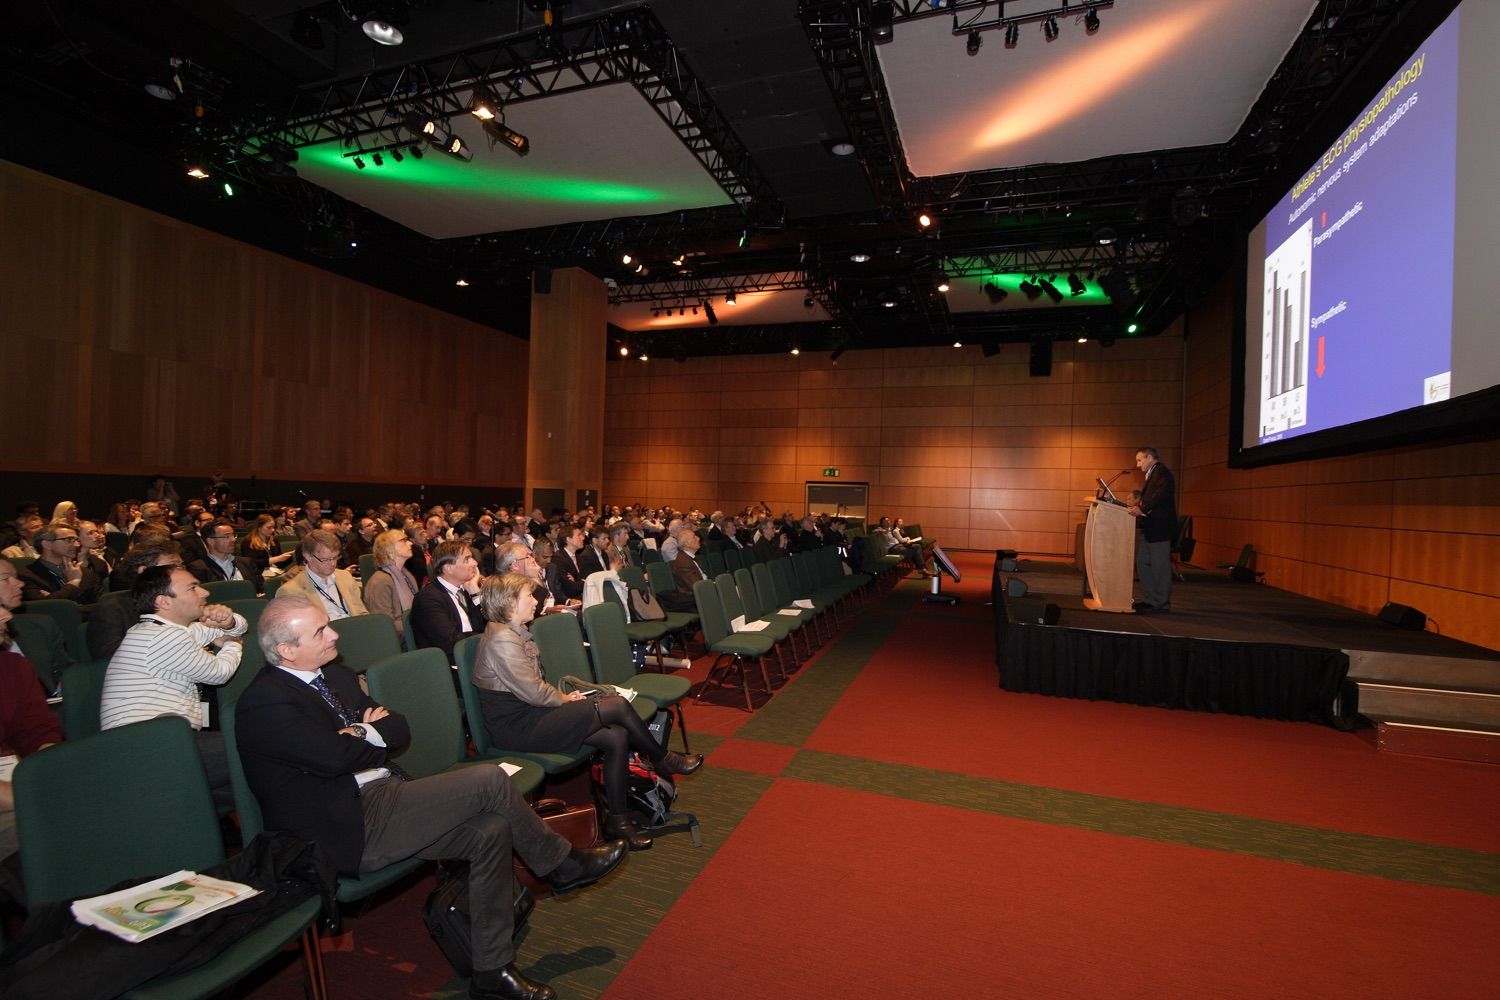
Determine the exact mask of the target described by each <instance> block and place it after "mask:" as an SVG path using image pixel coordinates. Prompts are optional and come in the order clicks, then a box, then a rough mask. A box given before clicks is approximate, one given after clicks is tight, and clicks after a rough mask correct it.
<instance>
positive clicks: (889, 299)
mask: <svg viewBox="0 0 1500 1000" xmlns="http://www.w3.org/2000/svg"><path fill="white" fill-rule="evenodd" d="M880 304H881V305H883V306H885V307H886V308H887V309H894V308H896V296H894V295H892V294H890V293H889V292H887V293H886V294H885V297H884V298H882V299H881V300H880Z"/></svg>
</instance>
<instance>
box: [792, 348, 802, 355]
mask: <svg viewBox="0 0 1500 1000" xmlns="http://www.w3.org/2000/svg"><path fill="white" fill-rule="evenodd" d="M792 353H793V354H801V353H802V351H801V349H800V348H796V347H794V348H792Z"/></svg>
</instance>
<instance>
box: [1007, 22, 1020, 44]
mask: <svg viewBox="0 0 1500 1000" xmlns="http://www.w3.org/2000/svg"><path fill="white" fill-rule="evenodd" d="M1020 41H1021V26H1020V25H1019V24H1017V23H1016V22H1014V21H1012V22H1011V23H1009V24H1007V25H1006V26H1005V47H1006V48H1007V49H1013V48H1015V47H1016V45H1017V44H1019V43H1020Z"/></svg>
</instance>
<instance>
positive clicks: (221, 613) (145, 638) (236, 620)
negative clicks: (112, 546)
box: [99, 566, 246, 805]
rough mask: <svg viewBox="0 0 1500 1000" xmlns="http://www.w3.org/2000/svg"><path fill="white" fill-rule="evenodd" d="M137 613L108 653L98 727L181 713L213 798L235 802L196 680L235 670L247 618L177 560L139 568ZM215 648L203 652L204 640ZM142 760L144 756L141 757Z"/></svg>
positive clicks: (220, 743) (222, 677)
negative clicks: (213, 597)
mask: <svg viewBox="0 0 1500 1000" xmlns="http://www.w3.org/2000/svg"><path fill="white" fill-rule="evenodd" d="M130 593H131V596H133V597H134V598H135V608H136V611H137V612H139V613H140V616H141V620H140V621H139V622H138V623H136V624H135V625H134V626H133V627H132V628H131V629H130V631H129V632H127V633H125V639H124V641H122V642H121V643H120V648H119V649H117V650H115V655H114V656H112V657H110V661H109V669H108V670H106V671H105V673H104V690H103V692H102V693H101V696H100V700H99V726H100V728H101V729H114V728H115V727H117V726H125V725H129V724H130V723H132V722H144V721H145V720H147V719H155V718H157V717H159V716H163V715H176V716H179V717H181V718H183V719H186V720H187V722H188V725H190V726H192V727H193V730H194V733H195V739H196V741H197V744H198V752H199V754H200V755H201V756H202V757H203V769H204V771H205V772H207V774H208V784H209V787H210V788H211V789H212V790H213V795H214V801H215V802H217V803H219V804H220V805H233V804H234V793H233V791H232V790H231V788H230V785H229V762H228V758H227V757H226V756H225V752H224V736H223V734H222V733H219V732H212V731H209V730H206V729H204V728H203V727H204V726H205V725H206V724H207V723H208V721H209V720H207V719H205V718H204V717H203V706H202V705H201V703H200V701H199V696H198V685H199V684H223V683H225V682H227V681H228V680H229V679H230V678H231V677H233V676H234V673H235V671H236V670H238V669H239V665H240V656H241V654H242V653H243V652H244V650H243V648H242V646H241V643H240V642H239V640H240V638H241V637H242V636H243V635H244V634H245V631H246V624H245V619H243V618H241V617H240V616H239V615H237V614H235V613H234V612H233V611H230V610H229V609H228V608H226V607H224V605H222V604H209V603H208V591H206V590H204V589H203V585H202V584H201V583H199V582H198V580H197V579H196V578H195V577H194V576H193V574H191V573H189V572H188V571H187V570H186V569H184V568H182V567H167V566H162V567H152V568H151V569H147V570H143V571H142V572H141V575H140V576H139V577H138V578H137V579H136V581H135V586H134V587H132V588H131V589H130ZM209 645H212V646H214V647H215V649H216V650H217V651H216V652H209V651H208V650H207V649H205V648H204V647H206V646H209ZM143 764H144V762H143Z"/></svg>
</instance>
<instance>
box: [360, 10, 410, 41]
mask: <svg viewBox="0 0 1500 1000" xmlns="http://www.w3.org/2000/svg"><path fill="white" fill-rule="evenodd" d="M360 30H361V31H363V32H364V33H365V36H366V37H367V38H369V39H370V41H372V42H375V43H376V44H378V45H400V44H401V43H402V42H404V41H406V36H405V35H403V34H401V29H400V28H398V27H396V26H395V25H394V24H392V23H391V22H390V21H387V20H384V19H383V18H381V17H380V16H379V15H375V16H373V17H367V18H365V22H364V24H361V25H360Z"/></svg>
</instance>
